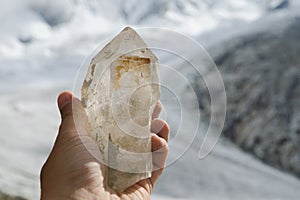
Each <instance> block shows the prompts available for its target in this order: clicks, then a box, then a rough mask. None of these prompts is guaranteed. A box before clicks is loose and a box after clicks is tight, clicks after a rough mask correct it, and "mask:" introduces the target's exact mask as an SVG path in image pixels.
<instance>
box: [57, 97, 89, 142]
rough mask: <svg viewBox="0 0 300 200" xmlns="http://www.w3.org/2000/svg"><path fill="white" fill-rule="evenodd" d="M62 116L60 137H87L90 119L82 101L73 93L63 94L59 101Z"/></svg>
mask: <svg viewBox="0 0 300 200" xmlns="http://www.w3.org/2000/svg"><path fill="white" fill-rule="evenodd" d="M57 104H58V108H59V111H60V114H61V124H60V128H59V135H64V136H65V137H68V138H69V137H73V136H76V135H77V136H78V135H87V128H88V118H87V116H86V113H85V109H84V107H83V105H82V103H81V101H80V100H79V99H78V98H76V97H74V96H73V94H72V93H71V92H62V93H61V94H60V95H59V96H58V99H57Z"/></svg>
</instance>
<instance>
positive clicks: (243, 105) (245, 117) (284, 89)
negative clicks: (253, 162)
mask: <svg viewBox="0 0 300 200" xmlns="http://www.w3.org/2000/svg"><path fill="white" fill-rule="evenodd" d="M275 23H276V25H274V26H269V25H267V26H269V27H276V28H270V29H268V28H264V29H263V30H261V31H257V32H255V33H251V34H244V35H243V36H242V37H236V38H233V39H230V40H228V41H226V42H223V43H222V44H221V45H218V47H216V48H212V49H211V50H210V51H211V52H212V54H213V55H214V60H215V62H216V64H217V65H218V67H219V70H220V71H221V73H222V76H223V79H224V83H225V88H226V93H227V101H228V107H227V119H226V123H225V128H224V131H223V135H224V136H226V137H228V138H230V139H231V140H232V141H234V142H235V143H236V144H238V145H239V146H240V147H241V148H242V149H244V150H245V151H248V152H251V153H252V154H254V155H255V156H256V157H258V158H259V159H261V160H263V161H264V162H266V163H268V164H270V165H271V166H275V167H277V168H280V169H283V170H285V171H287V172H290V173H293V174H295V175H297V176H299V177H300V143H299V141H300V57H299V52H300V18H299V17H292V18H288V19H282V20H279V21H277V22H275ZM220 49H221V50H220ZM216 51H218V52H219V53H216ZM198 90H199V91H198V93H199V94H201V95H203V94H205V91H204V92H203V89H201V87H198ZM200 98H202V99H203V98H204V97H203V96H201V97H200ZM205 103H206V104H207V105H203V104H205ZM208 103H209V100H202V101H201V102H200V105H201V108H202V109H203V108H205V107H207V106H208ZM204 111H205V112H206V113H209V110H204Z"/></svg>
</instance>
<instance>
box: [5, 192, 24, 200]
mask: <svg viewBox="0 0 300 200" xmlns="http://www.w3.org/2000/svg"><path fill="white" fill-rule="evenodd" d="M0 200H26V199H24V198H22V197H16V196H11V195H8V194H4V193H2V192H0Z"/></svg>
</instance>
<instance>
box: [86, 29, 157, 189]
mask: <svg viewBox="0 0 300 200" xmlns="http://www.w3.org/2000/svg"><path fill="white" fill-rule="evenodd" d="M157 66H158V62H157V58H156V57H155V55H154V54H153V53H152V51H151V50H150V49H149V48H148V47H147V45H146V44H145V42H144V41H143V40H142V38H141V37H140V36H139V35H138V34H137V33H136V32H135V31H134V30H133V29H132V28H129V27H127V28H125V29H124V30H123V31H122V32H121V33H119V35H117V36H116V37H115V38H114V39H113V40H112V41H111V42H110V43H108V44H107V45H106V46H105V47H104V48H103V49H102V50H101V51H100V52H99V53H98V54H97V55H96V56H95V57H94V58H93V59H92V61H91V63H90V66H89V69H88V73H87V75H86V78H85V80H84V83H83V86H82V89H81V96H82V103H83V105H84V107H85V109H86V112H87V115H88V118H89V123H90V130H89V134H90V136H91V137H92V138H93V139H94V140H95V141H96V143H97V144H98V148H99V150H100V153H101V158H99V159H100V161H101V162H102V163H104V164H105V166H106V167H105V180H106V183H107V184H108V186H109V187H110V188H112V189H114V190H115V191H117V192H122V191H124V190H125V189H126V188H128V187H129V186H131V185H133V184H135V183H136V182H138V181H139V180H142V179H145V178H148V177H150V176H151V171H152V155H151V132H150V123H151V114H152V112H153V109H154V106H155V105H156V102H157V101H158V99H159V96H160V87H159V84H158V81H159V78H158V70H157Z"/></svg>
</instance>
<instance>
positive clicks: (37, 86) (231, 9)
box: [0, 0, 300, 200]
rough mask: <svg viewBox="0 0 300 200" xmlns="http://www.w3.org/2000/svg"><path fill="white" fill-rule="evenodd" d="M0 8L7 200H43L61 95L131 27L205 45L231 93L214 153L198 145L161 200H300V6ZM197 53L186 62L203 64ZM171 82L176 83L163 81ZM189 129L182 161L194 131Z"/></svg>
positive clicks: (2, 191) (63, 2) (198, 88)
mask: <svg viewBox="0 0 300 200" xmlns="http://www.w3.org/2000/svg"><path fill="white" fill-rule="evenodd" d="M0 5H1V6H0V24H1V26H0V119H1V120H0V132H1V134H0V199H23V198H24V199H39V192H40V189H39V172H40V169H41V167H42V164H43V163H44V161H45V159H46V158H47V156H48V154H49V152H50V150H51V147H52V145H53V143H54V140H55V137H56V134H57V130H58V126H59V122H60V116H59V113H58V109H57V108H56V98H57V95H58V94H59V92H60V91H62V90H71V91H72V90H73V85H74V81H75V77H76V73H77V71H78V69H79V67H80V65H81V63H82V62H83V61H84V60H85V59H86V58H87V57H88V56H89V55H90V53H91V52H92V51H93V50H94V49H95V48H96V47H97V46H98V45H99V44H101V43H102V42H103V41H105V40H107V39H108V38H111V37H112V36H114V35H116V34H117V33H118V32H119V31H120V30H121V29H123V28H124V27H125V26H128V25H130V26H132V27H134V28H140V27H161V28H167V29H170V30H174V31H178V32H180V33H182V34H185V35H186V36H188V37H190V38H191V39H193V40H195V41H197V42H198V43H199V44H201V45H202V46H204V47H205V49H206V50H207V51H208V53H209V54H210V55H211V57H212V59H213V60H214V62H215V63H216V64H217V66H218V68H219V70H220V72H221V75H222V77H223V81H224V84H225V89H226V94H227V115H226V121H225V126H224V129H223V132H222V137H221V138H220V140H219V142H218V144H217V145H216V147H215V148H214V150H213V151H212V152H211V154H209V156H207V157H206V158H205V159H202V160H200V159H198V152H199V149H200V145H199V143H198V142H197V141H198V140H200V136H199V137H198V136H197V137H196V138H195V142H194V143H193V144H192V145H191V146H189V148H188V150H187V151H185V152H184V153H183V155H182V156H181V157H180V158H179V159H178V160H176V162H174V163H172V164H171V165H169V166H168V167H167V168H166V169H165V172H164V174H163V176H162V177H161V179H160V181H159V183H158V185H157V186H156V188H155V190H154V194H153V199H162V200H164V199H167V200H169V199H205V200H215V199H218V200H227V199H230V200H234V199H237V200H241V199H242V200H247V199H251V200H254V199H255V200H260V199H261V200H275V199H276V200H296V199H299V196H300V179H299V178H300V112H299V111H300V103H299V102H300V57H299V55H300V12H299V9H300V1H299V0H173V1H168V0H160V1H157V0H147V1H141V0H125V1H122V0H111V1H104V0H98V1H97V0H52V1H47V0H27V1H20V0H10V1H5V0H1V1H0ZM180 45H182V44H177V46H180ZM192 50H193V49H191V51H190V52H189V51H186V53H190V56H191V57H193V56H194V57H197V56H198V55H197V52H193V51H192ZM158 57H159V58H160V57H161V58H162V59H163V60H164V63H172V64H170V65H171V66H173V67H174V68H177V69H178V68H184V67H185V65H184V63H182V62H176V60H175V61H174V60H173V59H172V58H171V57H169V58H168V57H164V56H163V55H160V54H159V55H158ZM161 79H162V80H167V81H168V80H169V82H168V84H170V85H176V84H175V83H176V82H174V81H173V82H172V80H173V79H170V77H169V76H167V75H164V73H162V74H161ZM203 79H205V77H202V78H201V77H197V76H193V74H192V71H191V73H190V76H189V83H190V84H191V85H192V88H193V92H195V93H196V95H197V97H198V99H197V104H195V105H194V106H196V107H199V109H200V111H201V116H203V117H201V124H203V125H204V126H205V124H207V123H208V118H209V116H210V97H209V94H208V92H207V88H206V87H205V84H204V83H203ZM178 88H181V89H180V90H181V92H180V91H179V93H178V95H181V96H184V97H185V98H189V95H187V94H188V93H189V91H187V90H186V87H185V86H184V85H183V86H178ZM162 92H163V94H162V102H163V104H164V105H165V107H166V109H165V110H164V113H163V117H164V118H165V119H166V120H167V121H168V122H169V123H170V126H171V130H172V132H171V138H172V137H174V136H175V135H176V134H179V133H175V132H174V130H177V129H178V127H176V125H177V124H178V120H179V119H178V116H177V115H176V114H177V113H176V112H177V111H176V109H173V110H172V108H173V107H176V106H177V104H176V103H175V101H173V100H171V99H169V98H168V95H167V94H164V93H167V91H165V90H163V91H162ZM187 100H188V99H187ZM175 104H176V105H175ZM168 110H170V113H169V114H168ZM172 112H173V113H172ZM178 112H179V111H178ZM193 112H194V109H193V108H191V109H190V113H191V116H194V115H193ZM191 119H192V117H191ZM183 129H184V130H183V131H181V133H180V135H179V138H182V139H181V140H180V141H181V143H180V142H177V143H176V145H177V147H178V148H177V147H176V146H175V145H174V146H173V147H172V148H171V149H170V157H171V158H172V155H175V154H176V155H177V153H178V152H177V151H179V150H178V149H181V146H186V145H187V143H185V142H186V141H185V138H186V137H190V134H191V133H192V132H193V131H194V130H191V127H189V126H186V127H183ZM199 132H201V130H199ZM199 135H201V133H199ZM17 196H19V197H17Z"/></svg>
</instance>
